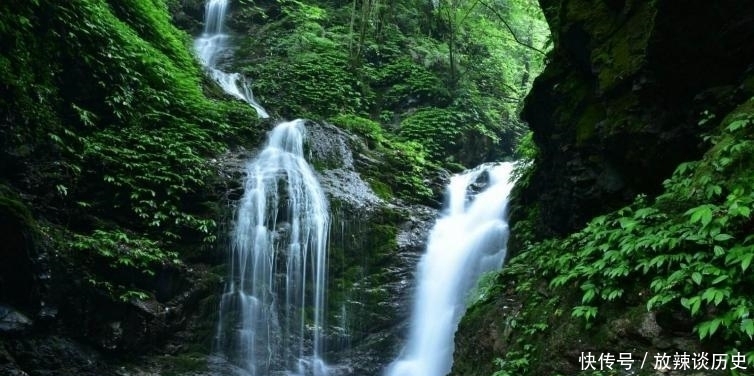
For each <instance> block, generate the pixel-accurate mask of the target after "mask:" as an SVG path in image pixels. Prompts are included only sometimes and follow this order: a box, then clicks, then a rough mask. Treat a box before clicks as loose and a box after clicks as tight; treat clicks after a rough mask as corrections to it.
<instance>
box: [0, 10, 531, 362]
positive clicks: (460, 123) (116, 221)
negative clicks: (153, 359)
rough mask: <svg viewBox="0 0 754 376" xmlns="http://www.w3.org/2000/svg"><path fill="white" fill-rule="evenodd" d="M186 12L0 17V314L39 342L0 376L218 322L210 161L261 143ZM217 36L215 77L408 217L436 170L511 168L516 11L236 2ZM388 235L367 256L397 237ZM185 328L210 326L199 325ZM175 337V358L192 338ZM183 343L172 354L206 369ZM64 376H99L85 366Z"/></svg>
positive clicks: (16, 347) (520, 40)
mask: <svg viewBox="0 0 754 376" xmlns="http://www.w3.org/2000/svg"><path fill="white" fill-rule="evenodd" d="M192 7H193V8H192ZM202 8H203V2H202V1H198V0H197V1H182V2H179V1H163V0H125V1H110V0H81V1H74V2H53V1H49V0H31V1H24V2H4V3H2V4H0V40H2V41H3V43H2V45H0V92H2V96H1V97H0V168H1V170H2V175H1V176H0V220H1V222H0V224H1V225H2V227H3V228H4V229H6V230H8V231H9V232H11V233H13V234H15V235H13V236H12V237H10V238H9V239H8V241H7V246H6V247H5V248H3V257H4V259H5V260H6V261H7V262H3V263H2V266H0V309H2V310H3V311H2V312H3V315H5V312H7V311H6V306H5V305H6V304H8V305H9V306H8V307H10V308H8V309H12V310H18V311H20V312H21V313H23V314H25V315H28V316H29V317H31V318H32V319H33V320H35V326H34V328H35V330H36V329H39V331H38V332H35V334H34V336H29V338H21V339H20V340H18V341H17V342H5V341H6V340H5V338H3V339H2V341H0V373H3V372H6V371H8V372H15V371H14V369H12V368H4V367H6V365H7V364H13V363H14V360H13V359H12V358H13V356H17V354H25V355H22V357H23V359H27V358H29V359H36V358H37V357H38V356H41V355H40V352H46V353H49V354H61V353H66V354H69V355H71V353H70V349H71V348H74V347H76V346H74V345H72V344H67V342H66V341H67V340H62V341H60V340H58V339H56V338H53V336H55V335H63V336H70V338H74V339H75V340H76V341H81V342H84V343H86V344H88V345H92V346H93V347H94V348H96V349H97V350H98V351H112V352H115V351H121V350H126V351H127V350H134V352H140V351H144V350H146V347H145V346H144V345H145V344H148V345H150V346H151V345H157V344H164V343H165V342H164V341H166V340H168V338H173V337H177V336H173V334H174V333H175V331H176V330H178V329H182V328H185V327H186V325H187V324H186V323H187V322H188V321H187V320H188V319H187V318H186V316H187V315H193V314H195V312H196V311H199V310H201V309H202V308H200V307H210V306H211V307H212V308H211V309H212V310H214V309H215V308H216V305H217V304H216V302H214V301H212V297H210V298H207V295H208V294H216V292H217V291H216V290H217V287H218V286H219V284H220V282H219V278H218V277H217V276H218V274H222V271H221V270H220V271H217V270H212V271H207V270H206V269H210V268H211V267H208V266H206V265H204V264H203V263H205V262H207V260H208V259H210V260H209V263H210V264H211V263H219V262H220V261H218V260H217V259H220V258H221V257H222V256H220V255H222V254H223V252H220V251H218V250H219V249H221V248H222V247H223V243H224V241H225V237H226V235H225V233H224V232H223V231H224V229H223V223H222V222H221V220H222V218H223V216H227V215H228V213H227V212H228V207H226V206H224V205H222V204H225V203H224V202H221V201H222V199H223V198H224V195H226V194H228V195H230V194H234V193H233V192H231V193H229V192H227V191H226V189H227V187H226V186H225V185H226V184H229V183H228V181H224V180H223V179H228V178H229V177H228V174H229V173H228V172H227V171H222V172H221V171H219V169H220V168H222V167H224V166H223V165H222V158H220V157H219V156H221V155H222V154H223V153H224V152H225V151H227V150H228V149H230V148H232V147H234V146H236V145H243V146H245V147H254V146H256V145H259V144H261V143H262V142H263V140H262V137H263V131H264V130H265V128H266V127H267V126H268V124H265V123H260V122H258V121H257V120H256V114H255V112H254V110H253V109H251V108H250V107H248V106H247V105H246V104H244V103H241V102H239V101H235V100H232V99H231V98H229V97H227V96H226V95H224V94H223V93H222V92H221V90H219V88H218V87H217V85H215V84H214V83H213V82H210V80H208V79H207V78H206V76H205V75H204V73H203V72H202V70H201V68H200V67H199V65H198V63H197V62H196V60H195V58H194V56H192V42H191V36H192V35H196V34H198V33H199V32H200V29H199V27H198V25H199V23H200V22H201V18H202V16H203V14H202V13H201V9H202ZM191 9H194V10H198V11H197V12H194V13H192V15H193V18H192V17H188V18H187V17H186V15H185V14H183V12H184V11H187V12H189V13H190V12H191ZM171 15H172V18H171ZM230 16H231V18H230V20H229V25H230V26H231V28H232V29H233V31H234V39H233V43H235V44H236V45H238V46H239V48H238V49H237V50H235V51H234V58H233V59H229V61H227V62H226V65H227V68H229V70H230V69H232V70H235V71H240V72H243V73H244V74H246V75H247V76H249V77H251V78H253V79H254V90H255V92H256V94H257V96H258V98H259V99H260V101H261V102H262V103H263V104H264V105H265V106H266V107H267V108H268V109H270V110H271V112H272V113H273V114H275V115H277V116H280V117H287V118H293V117H307V118H310V119H312V120H315V121H320V120H326V121H329V122H331V123H333V124H336V125H338V126H340V127H341V128H344V129H346V130H348V131H350V132H351V133H353V134H356V135H358V136H360V138H359V139H358V140H363V147H364V148H365V150H361V152H363V153H364V154H365V155H367V157H365V158H366V159H368V160H369V163H368V164H366V165H365V166H360V168H362V170H363V171H360V173H362V175H363V176H364V178H365V179H366V180H367V181H368V182H369V183H370V184H371V186H372V188H373V189H374V191H375V192H376V193H377V194H378V195H379V196H380V197H382V198H385V199H393V198H395V197H398V198H401V199H403V200H404V201H406V202H412V203H416V202H421V203H432V204H434V203H436V198H437V195H438V191H439V189H438V187H439V184H438V183H437V181H436V179H435V178H436V177H437V175H438V174H440V170H441V168H449V169H460V168H462V167H463V166H469V165H472V164H476V163H478V162H481V161H484V160H492V159H500V158H505V157H510V156H511V154H512V150H513V145H514V144H515V143H516V142H517V141H516V140H517V138H518V137H520V136H521V135H522V134H523V133H524V129H525V127H524V125H523V124H522V123H521V122H520V121H519V120H518V117H517V113H518V111H519V110H520V108H519V107H520V101H521V100H522V98H523V96H524V95H525V93H526V91H527V90H528V88H529V86H530V85H531V81H532V79H533V77H534V76H535V75H536V74H537V72H538V71H539V70H540V69H541V68H542V61H543V57H544V55H543V51H542V50H543V49H544V48H545V47H544V44H545V40H546V27H545V26H544V23H543V22H542V21H541V15H540V14H539V10H538V8H537V7H536V5H535V4H534V2H533V1H528V0H527V1H512V2H503V1H450V2H445V1H443V2H436V3H434V4H433V3H432V2H424V1H414V0H405V1H397V2H391V3H387V2H379V1H351V2H344V1H340V2H338V1H328V2H322V1H321V2H315V1H289V0H279V1H256V2H251V1H238V2H233V3H232V12H231V15H230ZM174 22H175V23H176V24H180V25H181V27H183V28H184V29H186V30H180V29H178V28H177V27H176V26H174V24H173V23H174ZM359 142H361V141H359ZM358 151H359V150H357V152H358ZM218 160H220V161H218ZM226 167H227V166H226ZM231 179H232V178H231ZM433 180H435V181H433ZM230 184H233V183H230ZM433 190H434V191H433ZM390 220H391V221H393V222H397V221H398V220H399V219H394V220H393V219H390ZM391 226H394V224H393V223H392V222H391V223H390V225H386V227H385V228H387V229H388V230H389V231H388V230H385V231H382V229H380V231H381V232H380V234H381V233H382V232H385V234H386V235H384V236H380V239H383V238H384V239H388V238H389V237H395V233H396V228H395V227H391ZM388 235H389V236H388ZM375 237H376V235H375ZM396 246H397V245H396V244H395V243H394V242H393V241H388V242H386V243H385V244H381V245H380V246H379V247H376V248H375V251H376V250H380V251H384V252H385V253H387V252H388V251H387V250H386V249H388V248H389V250H390V251H391V252H392V251H393V249H394V248H395V247H396ZM210 250H215V252H210ZM344 262H345V261H344ZM216 269H222V267H218V268H216ZM201 278H204V279H201ZM210 279H211V281H212V282H211V283H206V284H205V283H204V282H205V281H206V280H210ZM336 280H337V278H336ZM353 282H354V281H349V283H353ZM387 282H388V281H385V283H387ZM202 289H204V290H202ZM199 290H201V291H199ZM197 291H199V292H197ZM202 294H207V295H202ZM198 299H206V301H202V302H201V304H199V302H197V301H196V300H198ZM168 308H169V309H168ZM202 314H203V315H204V316H203V317H204V318H207V317H210V319H207V320H205V321H207V322H206V323H204V325H206V326H210V325H211V324H210V323H209V321H211V317H212V313H209V314H208V313H207V312H203V313H202ZM3 317H5V316H3ZM36 320H39V322H41V323H42V324H39V325H37V323H36ZM50 323H52V324H50ZM59 324H60V325H59ZM45 325H46V326H45ZM14 330H15V329H14ZM191 330H192V333H191V335H194V336H195V337H192V340H194V338H197V337H200V336H201V338H202V339H201V340H202V341H204V340H206V338H208V337H209V335H207V333H204V332H202V330H207V329H206V328H204V327H202V328H196V327H191ZM163 334H165V335H164V336H163ZM168 334H170V335H168ZM39 337H41V338H42V339H40V340H39V341H40V342H34V341H37V340H38V338H39ZM160 337H165V338H160ZM27 340H28V341H30V342H28V343H27V342H24V341H27ZM181 340H182V341H184V343H182V344H181V346H180V348H181V351H187V350H186V349H192V350H193V351H205V352H206V351H207V344H206V343H202V344H199V343H193V342H192V343H189V340H187V339H186V338H180V339H176V341H181ZM14 341H16V340H15V339H14ZM29 343H31V345H29ZM27 345H28V346H29V347H25V346H27ZM50 346H52V348H51V347H50ZM55 346H62V347H55ZM11 353H13V354H14V355H13V356H12V355H9V354H11ZM28 354H33V355H28ZM386 354H387V352H386ZM53 357H54V356H53ZM63 358H66V359H64V360H63V362H66V361H70V362H76V361H79V360H81V359H89V354H84V355H81V353H76V354H72V355H71V356H70V359H68V357H67V356H66V357H63ZM19 359H21V358H19ZM23 359H22V361H19V364H20V363H23ZM197 359H203V358H201V356H200V357H198V358H197ZM52 363H54V362H52ZM165 363H169V364H173V361H172V360H171V361H167V362H165ZM179 363H180V362H176V364H178V365H177V366H176V367H179V366H180V364H182V363H180V364H179ZM187 363H189V364H190V365H191V364H194V363H200V364H204V362H203V361H202V360H199V361H197V360H196V359H195V358H190V359H188V360H187ZM49 364H50V363H49V362H46V361H45V362H41V363H39V364H35V365H29V367H32V368H33V367H41V368H40V369H43V368H45V367H52V366H50V365H49ZM19 367H20V366H19ZM77 367H79V368H76V369H79V370H80V369H94V370H95V371H92V372H93V373H92V374H100V371H99V370H100V369H99V368H97V367H99V366H98V365H97V362H95V363H91V362H89V361H88V360H86V361H82V363H81V364H79V365H78V366H77ZM106 368H107V367H103V368H102V369H106ZM179 368H180V367H179ZM19 369H20V368H19ZM71 372H74V371H71Z"/></svg>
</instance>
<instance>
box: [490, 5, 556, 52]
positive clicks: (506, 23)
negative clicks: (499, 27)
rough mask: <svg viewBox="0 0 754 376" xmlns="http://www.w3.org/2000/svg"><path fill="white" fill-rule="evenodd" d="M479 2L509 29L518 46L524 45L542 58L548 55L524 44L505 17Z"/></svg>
mask: <svg viewBox="0 0 754 376" xmlns="http://www.w3.org/2000/svg"><path fill="white" fill-rule="evenodd" d="M479 2H480V3H482V5H484V6H485V7H486V8H487V9H489V10H490V11H492V13H494V14H495V16H496V17H497V18H498V19H499V20H500V22H502V23H503V25H505V28H506V29H508V32H509V33H511V35H512V36H513V40H514V41H516V43H518V44H520V45H522V46H524V47H526V48H528V49H530V50H532V51H536V52H539V53H540V54H542V56H545V55H547V53H545V52H544V51H542V50H540V49H539V48H537V47H534V46H532V45H530V44H527V43H524V42H522V41H521V40H520V39H518V35H516V33H515V32H514V31H513V28H512V27H511V25H510V24H508V21H506V20H505V17H503V15H502V14H500V12H499V11H498V10H497V9H495V8H493V7H492V6H491V5H490V4H487V3H486V2H484V1H479Z"/></svg>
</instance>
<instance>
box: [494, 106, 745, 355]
mask: <svg viewBox="0 0 754 376" xmlns="http://www.w3.org/2000/svg"><path fill="white" fill-rule="evenodd" d="M752 124H754V98H753V99H752V100H750V101H749V102H747V103H746V104H744V105H742V106H741V107H740V108H739V109H738V110H736V111H734V112H733V113H732V114H731V115H729V116H728V117H727V118H726V119H724V120H723V121H722V123H721V124H720V126H719V127H718V128H717V129H716V130H714V131H713V132H712V133H711V134H710V135H709V136H708V137H707V138H708V139H709V140H710V141H712V143H713V146H712V148H711V149H710V150H709V151H708V152H707V154H706V155H705V156H704V158H703V159H702V160H700V161H696V162H687V163H683V164H681V165H680V166H678V168H677V169H676V171H675V173H674V174H673V175H672V177H671V178H669V179H668V180H666V181H665V183H664V187H665V192H664V193H663V194H661V195H660V196H658V197H657V198H656V199H654V200H652V199H649V198H648V197H646V196H639V197H637V199H636V201H635V202H634V203H633V204H632V205H629V206H627V207H625V208H623V209H620V210H618V211H615V212H613V213H610V214H607V215H604V216H600V217H597V218H594V219H593V220H592V221H591V222H589V223H588V224H587V225H586V227H584V228H583V229H582V230H581V231H579V232H577V233H574V234H572V235H570V236H568V237H566V238H564V239H550V240H545V241H541V242H535V243H531V242H530V243H527V244H528V245H527V246H526V247H525V250H524V251H523V252H522V253H520V254H519V255H518V256H517V257H516V258H514V259H513V260H511V261H510V262H509V264H508V268H510V269H511V271H510V272H511V273H522V271H521V269H520V268H518V267H517V266H519V265H521V266H527V267H533V270H534V271H535V273H536V275H537V276H540V277H544V278H545V279H547V280H549V288H550V289H553V290H555V291H573V290H577V291H578V294H579V296H580V299H574V300H573V301H574V303H575V306H573V307H571V316H573V317H576V318H581V319H583V320H584V321H585V322H586V323H587V324H592V323H595V322H597V321H599V320H600V311H602V310H603V309H607V310H609V309H610V307H613V305H614V304H615V305H618V306H625V304H627V303H626V301H627V300H628V299H636V297H642V298H641V299H643V303H644V304H645V305H646V309H647V310H649V311H663V310H665V311H682V312H685V315H687V317H689V318H690V319H691V320H693V321H694V322H695V326H694V327H693V330H694V331H695V332H696V333H697V335H698V337H699V339H700V340H717V341H719V342H717V343H723V344H727V346H735V347H736V351H742V352H748V353H752V351H754V341H752V339H753V338H754V323H753V322H752V320H751V318H750V312H751V310H752V309H754V296H752V295H751V293H750V292H749V291H750V289H748V286H750V285H751V284H752V283H754V276H753V275H752V274H751V273H750V272H749V271H750V268H751V262H752V260H753V259H754V235H752V234H751V230H752V224H753V223H754V222H752V210H754V188H753V187H754V178H753V176H754V143H752V141H753V140H754V127H752ZM530 278H531V277H530ZM690 329H691V328H690ZM726 350H733V348H732V347H730V348H726Z"/></svg>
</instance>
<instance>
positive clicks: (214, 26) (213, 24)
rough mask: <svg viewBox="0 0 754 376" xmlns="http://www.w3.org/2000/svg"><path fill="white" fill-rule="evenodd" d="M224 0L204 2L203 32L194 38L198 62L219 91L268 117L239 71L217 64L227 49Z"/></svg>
mask: <svg viewBox="0 0 754 376" xmlns="http://www.w3.org/2000/svg"><path fill="white" fill-rule="evenodd" d="M227 10H228V0H208V1H207V3H206V4H205V13H204V33H202V35H201V36H200V37H199V38H196V40H195V41H194V49H195V50H196V53H197V54H198V55H199V61H200V62H201V63H202V65H203V66H204V68H205V69H207V71H208V72H209V74H210V76H211V77H212V78H213V79H214V80H215V81H217V83H218V84H219V85H220V86H221V87H222V88H223V90H224V91H225V92H226V93H228V94H230V95H232V96H234V97H236V98H238V99H241V100H243V101H245V102H246V103H248V104H249V105H251V107H254V109H255V110H256V111H257V114H258V115H259V117H261V118H269V117H270V115H269V114H267V111H266V110H265V109H264V107H262V105H260V104H259V103H257V101H256V100H255V99H254V93H252V91H251V85H250V83H249V81H248V80H247V79H246V78H245V77H243V76H242V75H241V74H240V73H226V72H224V71H222V70H220V69H219V68H218V67H217V64H218V62H219V61H220V59H221V58H222V57H223V55H225V54H226V53H227V52H228V45H227V41H228V34H225V32H224V30H223V29H224V25H225V13H226V11H227Z"/></svg>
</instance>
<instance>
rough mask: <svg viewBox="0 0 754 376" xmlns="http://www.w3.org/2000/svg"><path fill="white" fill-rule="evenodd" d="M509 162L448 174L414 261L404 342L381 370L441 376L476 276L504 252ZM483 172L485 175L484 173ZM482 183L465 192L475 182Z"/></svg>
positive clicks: (395, 375) (399, 375)
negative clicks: (442, 202)
mask: <svg viewBox="0 0 754 376" xmlns="http://www.w3.org/2000/svg"><path fill="white" fill-rule="evenodd" d="M512 171H513V164H512V163H501V164H497V165H482V166H480V167H477V168H475V169H473V170H470V171H467V172H465V173H463V174H460V175H455V176H453V177H452V178H451V181H450V184H449V186H448V189H447V208H446V212H445V214H444V215H443V216H442V217H441V218H440V219H439V220H438V221H437V223H436V224H435V226H434V227H433V229H432V232H431V234H430V237H429V243H428V245H427V252H426V253H425V254H424V256H422V259H421V261H420V262H419V266H418V273H417V290H416V293H415V299H414V307H413V312H412V318H411V329H410V333H409V340H408V344H407V345H406V346H405V348H404V350H403V354H402V355H401V356H400V357H399V359H397V360H396V361H395V362H393V363H392V364H391V365H390V366H389V367H388V369H387V372H386V376H444V375H447V374H448V372H450V368H451V365H452V359H453V334H454V333H455V331H456V327H457V326H458V322H459V321H460V319H461V316H462V315H463V313H464V311H465V309H466V307H465V299H466V296H467V295H468V293H469V291H470V290H471V289H472V288H473V287H474V284H475V283H476V281H477V279H478V278H479V276H480V275H481V274H482V273H484V272H486V271H490V270H493V269H495V268H499V267H500V266H501V263H502V261H503V259H504V257H505V251H506V244H507V241H508V223H507V222H506V220H505V210H506V207H507V203H508V195H509V193H510V191H511V189H512V188H513V183H512V182H510V177H511V172H512ZM485 175H486V176H485ZM483 178H485V179H486V180H487V188H486V189H485V190H484V191H482V192H480V193H478V194H476V196H474V197H470V191H471V190H472V189H473V186H474V185H475V183H477V182H478V181H480V180H481V179H483Z"/></svg>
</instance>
